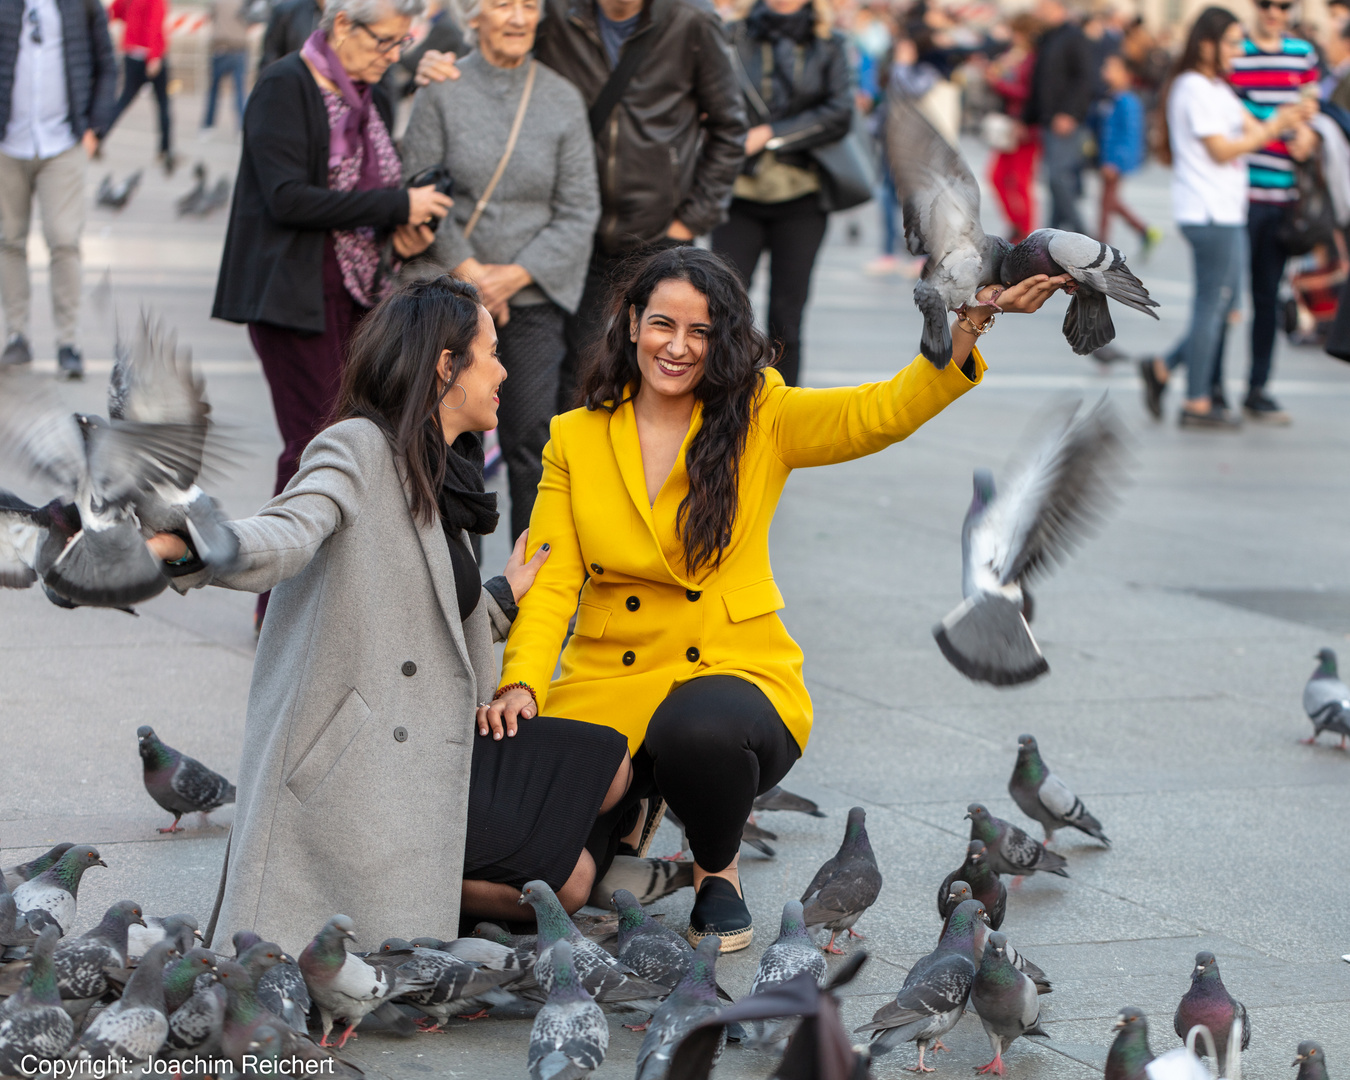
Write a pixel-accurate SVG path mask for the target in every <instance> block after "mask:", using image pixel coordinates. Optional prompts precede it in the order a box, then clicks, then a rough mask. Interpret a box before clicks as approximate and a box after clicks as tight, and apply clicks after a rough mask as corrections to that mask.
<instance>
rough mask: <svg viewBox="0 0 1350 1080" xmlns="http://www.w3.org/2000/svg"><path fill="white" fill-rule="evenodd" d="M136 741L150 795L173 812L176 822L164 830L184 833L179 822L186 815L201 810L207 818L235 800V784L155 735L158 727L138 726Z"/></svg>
mask: <svg viewBox="0 0 1350 1080" xmlns="http://www.w3.org/2000/svg"><path fill="white" fill-rule="evenodd" d="M136 741H137V746H138V748H139V750H140V754H141V765H142V778H143V779H144V781H145V790H146V791H147V792H149V794H150V798H152V799H154V800H155V802H157V803H159V805H160V806H162V807H163V808H164V809H165V810H167V811H168V812H169V813H171V814H172V815H173V823H172V824H170V825H166V826H164V827H163V828H161V829H160V830H159V831H160V832H162V833H173V832H180V831H181V826H180V825H179V824H178V822H179V821H180V820H181V819H182V817H183V815H184V814H191V813H198V814H201V815H202V817H203V818H205V817H206V815H207V814H209V813H210V812H211V811H212V810H215V809H217V808H219V807H221V806H225V805H227V804H229V803H232V802H234V799H235V794H236V793H235V790H234V785H233V784H231V783H230V782H229V781H228V780H226V779H225V777H223V776H221V775H220V774H219V773H216V772H212V771H211V770H210V769H208V768H207V767H206V766H205V765H203V764H202V763H201V762H200V761H198V760H197V759H196V758H190V757H188V756H187V755H186V754H183V753H180V752H179V751H177V750H175V749H174V748H173V747H172V746H168V745H166V744H165V743H164V742H163V741H162V740H161V739H160V737H159V736H158V735H156V734H155V729H154V728H152V727H150V726H149V725H142V726H141V727H138V728H137V729H136Z"/></svg>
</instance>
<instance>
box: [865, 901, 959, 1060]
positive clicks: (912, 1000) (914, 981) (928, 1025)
mask: <svg viewBox="0 0 1350 1080" xmlns="http://www.w3.org/2000/svg"><path fill="white" fill-rule="evenodd" d="M984 915H985V912H984V906H983V905H982V904H981V903H980V902H979V901H978V900H963V901H962V902H961V903H960V904H958V905H957V907H956V909H955V910H954V911H953V912H952V913H951V915H950V917H949V918H948V920H947V925H946V926H945V927H944V928H943V931H942V937H941V938H940V939H939V941H938V946H937V948H936V949H934V950H933V951H932V952H931V953H929V954H928V955H927V956H925V957H923V958H922V959H920V960H919V961H917V962H916V963H915V964H914V966H913V967H912V968H910V969H909V973H908V974H907V975H906V976H905V981H904V984H903V985H902V986H901V987H900V991H899V993H897V994H896V995H895V1000H894V1001H893V1002H891V1003H890V1004H888V1005H883V1006H882V1007H881V1008H880V1009H878V1010H877V1011H876V1014H875V1015H874V1016H873V1017H872V1021H871V1023H869V1024H864V1025H863V1026H862V1027H860V1028H857V1029H856V1032H857V1033H858V1034H862V1033H865V1032H866V1033H871V1035H872V1042H871V1045H870V1047H869V1049H870V1050H871V1052H872V1055H873V1056H874V1057H877V1056H880V1055H881V1054H886V1053H889V1052H890V1051H892V1050H894V1049H895V1048H896V1047H897V1046H900V1045H901V1044H903V1043H907V1042H913V1043H917V1044H918V1047H919V1063H918V1064H917V1065H915V1066H913V1068H912V1069H911V1071H913V1072H919V1073H925V1072H933V1071H934V1070H933V1069H932V1067H931V1066H928V1065H925V1064H924V1063H923V1057H924V1052H925V1051H926V1050H927V1049H928V1047H929V1046H932V1047H933V1048H934V1049H935V1050H945V1049H946V1047H945V1046H943V1045H942V1036H943V1035H945V1034H947V1032H949V1031H951V1029H952V1028H954V1027H955V1026H956V1024H957V1021H959V1020H960V1019H961V1017H962V1015H963V1014H964V1013H965V1011H966V1002H967V1001H968V1000H969V998H970V987H971V984H972V983H973V982H974V980H975V961H974V959H973V954H974V951H975V938H974V931H975V924H976V923H979V922H980V921H981V920H982V919H983V918H984Z"/></svg>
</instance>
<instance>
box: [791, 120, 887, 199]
mask: <svg viewBox="0 0 1350 1080" xmlns="http://www.w3.org/2000/svg"><path fill="white" fill-rule="evenodd" d="M806 152H807V153H808V154H810V155H811V160H812V161H814V162H815V163H816V166H817V171H818V175H819V177H820V204H821V206H820V208H821V209H822V210H825V211H826V212H829V211H833V210H848V209H850V208H851V207H854V206H861V205H862V204H863V203H865V202H867V201H868V200H869V199H871V198H872V196H873V194H874V193H875V192H876V187H877V179H878V178H877V167H876V162H875V160H874V159H873V157H872V140H871V138H870V137H869V136H868V134H867V129H866V126H865V124H864V122H863V119H862V117H861V116H860V115H858V113H857V111H856V110H855V111H854V113H853V124H852V125H851V126H850V128H849V132H848V134H847V135H845V136H844V137H843V138H842V139H840V140H839V141H838V142H832V143H826V144H825V145H824V146H816V147H813V148H811V149H810V150H807V151H806Z"/></svg>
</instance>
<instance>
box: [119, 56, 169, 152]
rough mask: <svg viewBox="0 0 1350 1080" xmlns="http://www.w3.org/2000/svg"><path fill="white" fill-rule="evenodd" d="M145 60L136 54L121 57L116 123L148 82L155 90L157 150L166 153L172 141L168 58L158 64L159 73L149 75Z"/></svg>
mask: <svg viewBox="0 0 1350 1080" xmlns="http://www.w3.org/2000/svg"><path fill="white" fill-rule="evenodd" d="M145 68H146V64H145V61H144V60H142V59H141V58H140V57H136V56H125V57H123V58H122V96H121V97H120V98H118V99H117V115H116V116H114V117H113V123H116V122H117V120H118V119H119V118H120V117H121V115H122V114H123V113H124V112H126V111H127V107H128V106H129V105H130V104H131V103H132V102H133V101H135V100H136V95H137V94H139V93H140V92H141V87H142V86H144V85H145V84H146V83H149V84H150V86H151V88H152V89H153V90H154V91H155V104H156V105H157V106H158V108H159V152H160V153H161V154H167V153H168V152H169V150H170V147H171V145H172V141H173V138H172V136H173V132H172V118H171V115H170V113H169V58H168V57H167V56H165V57H164V58H163V59H162V60H161V61H160V64H159V74H158V75H155V76H151V75H150V74H149V73H147V71H146V70H145Z"/></svg>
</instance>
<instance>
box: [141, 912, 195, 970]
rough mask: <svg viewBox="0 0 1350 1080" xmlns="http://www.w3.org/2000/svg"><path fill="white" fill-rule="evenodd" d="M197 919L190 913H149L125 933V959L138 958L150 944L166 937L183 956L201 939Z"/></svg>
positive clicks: (147, 950)
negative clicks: (140, 922)
mask: <svg viewBox="0 0 1350 1080" xmlns="http://www.w3.org/2000/svg"><path fill="white" fill-rule="evenodd" d="M201 936H202V935H201V933H200V932H199V931H198V929H197V920H196V919H194V918H193V917H192V916H191V915H188V914H181V915H151V916H150V917H149V918H148V919H146V920H145V923H144V924H143V925H139V926H138V925H135V924H133V925H132V927H131V929H130V930H129V931H128V933H127V959H128V960H139V959H140V958H141V957H142V956H144V955H145V954H146V953H148V952H149V951H150V946H152V945H154V944H155V943H156V942H159V941H163V940H164V939H165V938H168V939H169V940H170V941H172V942H173V943H174V944H175V945H177V946H178V951H179V952H180V953H182V954H183V955H184V956H186V955H187V954H188V950H190V949H191V948H193V946H195V945H196V944H197V942H198V941H200V940H201Z"/></svg>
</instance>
